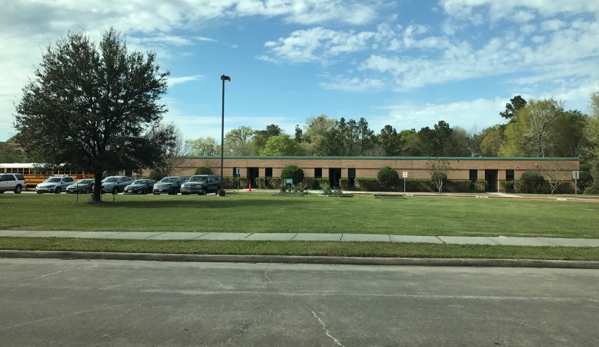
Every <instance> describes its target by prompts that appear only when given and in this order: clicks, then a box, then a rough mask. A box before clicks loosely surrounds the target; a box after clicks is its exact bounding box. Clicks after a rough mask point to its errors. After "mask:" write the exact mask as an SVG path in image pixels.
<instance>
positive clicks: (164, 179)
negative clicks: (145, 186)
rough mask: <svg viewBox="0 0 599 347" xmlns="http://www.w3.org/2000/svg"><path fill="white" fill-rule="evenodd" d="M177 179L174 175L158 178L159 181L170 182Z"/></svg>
mask: <svg viewBox="0 0 599 347" xmlns="http://www.w3.org/2000/svg"><path fill="white" fill-rule="evenodd" d="M176 180H177V179H176V178H174V177H165V178H163V179H161V180H160V182H162V183H171V182H175V181H176Z"/></svg>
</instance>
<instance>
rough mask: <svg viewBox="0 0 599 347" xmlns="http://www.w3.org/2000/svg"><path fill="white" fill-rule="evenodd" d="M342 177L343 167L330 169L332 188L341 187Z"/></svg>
mask: <svg viewBox="0 0 599 347" xmlns="http://www.w3.org/2000/svg"><path fill="white" fill-rule="evenodd" d="M340 178H341V169H329V182H330V183H329V184H330V185H331V189H333V188H340V186H339V179H340Z"/></svg>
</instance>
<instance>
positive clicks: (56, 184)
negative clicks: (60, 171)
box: [35, 176, 75, 194]
mask: <svg viewBox="0 0 599 347" xmlns="http://www.w3.org/2000/svg"><path fill="white" fill-rule="evenodd" d="M74 182H75V179H74V178H73V177H70V176H54V177H50V178H48V179H47V180H45V181H44V182H42V183H40V184H38V185H37V186H35V192H36V193H38V194H42V193H55V194H60V192H64V191H66V190H67V187H68V186H70V185H71V184H73V183H74Z"/></svg>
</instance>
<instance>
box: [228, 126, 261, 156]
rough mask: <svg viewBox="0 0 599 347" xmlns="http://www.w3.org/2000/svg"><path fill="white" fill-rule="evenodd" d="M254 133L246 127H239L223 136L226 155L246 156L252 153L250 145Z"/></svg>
mask: <svg viewBox="0 0 599 347" xmlns="http://www.w3.org/2000/svg"><path fill="white" fill-rule="evenodd" d="M252 136H254V131H253V130H252V128H250V127H248V126H245V125H243V126H240V127H239V128H235V129H233V130H231V131H229V132H228V133H227V134H226V135H225V144H224V146H225V151H224V152H225V153H226V154H228V155H236V156H248V155H250V154H251V153H252V151H251V148H250V143H251V141H252Z"/></svg>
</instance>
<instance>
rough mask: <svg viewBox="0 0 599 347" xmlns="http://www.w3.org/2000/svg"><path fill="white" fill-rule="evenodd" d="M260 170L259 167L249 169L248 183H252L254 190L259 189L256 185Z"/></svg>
mask: <svg viewBox="0 0 599 347" xmlns="http://www.w3.org/2000/svg"><path fill="white" fill-rule="evenodd" d="M259 172H260V169H259V168H257V167H248V183H250V182H251V183H252V188H258V186H257V185H256V178H258V173H259Z"/></svg>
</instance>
